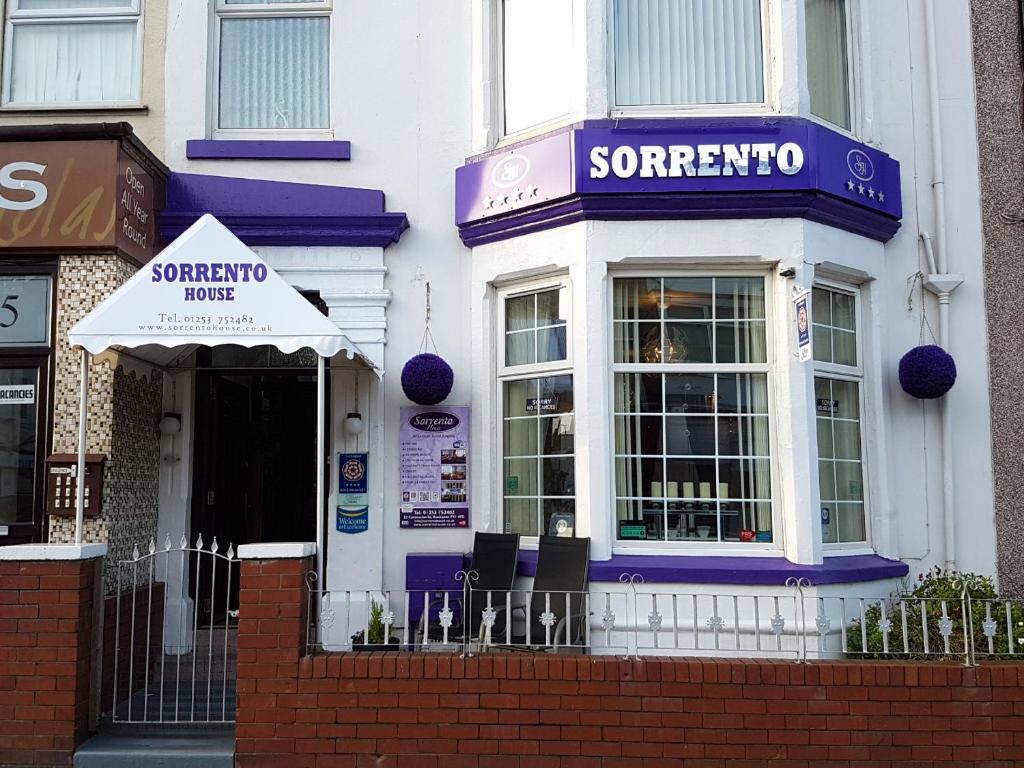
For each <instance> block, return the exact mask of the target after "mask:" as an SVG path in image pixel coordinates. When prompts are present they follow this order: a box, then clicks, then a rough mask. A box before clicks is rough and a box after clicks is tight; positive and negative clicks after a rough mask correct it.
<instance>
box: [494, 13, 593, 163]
mask: <svg viewBox="0 0 1024 768" xmlns="http://www.w3.org/2000/svg"><path fill="white" fill-rule="evenodd" d="M565 2H570V3H571V2H572V0H565ZM493 9H494V24H493V28H494V29H493V33H492V38H491V49H492V50H493V51H494V62H493V63H494V65H495V70H494V72H495V78H494V80H495V82H496V83H497V86H498V87H497V88H496V89H495V91H494V94H493V105H492V106H493V109H494V116H495V132H494V135H495V136H496V137H497V144H496V146H504V145H507V144H513V143H515V142H517V141H522V140H524V139H529V138H532V137H534V136H540V135H541V134H544V133H548V132H549V131H552V130H554V129H555V128H560V127H562V126H564V125H567V124H568V123H571V122H572V117H573V112H574V110H573V106H572V103H571V102H567V103H566V106H567V107H568V109H567V110H566V111H565V112H564V113H562V114H560V115H555V116H553V117H551V118H548V119H547V120H544V121H543V122H540V123H537V124H535V125H528V126H526V127H525V128H520V129H519V130H517V131H512V132H511V133H510V132H508V131H506V130H505V0H494V6H493ZM573 23H574V24H575V18H574V19H573Z"/></svg>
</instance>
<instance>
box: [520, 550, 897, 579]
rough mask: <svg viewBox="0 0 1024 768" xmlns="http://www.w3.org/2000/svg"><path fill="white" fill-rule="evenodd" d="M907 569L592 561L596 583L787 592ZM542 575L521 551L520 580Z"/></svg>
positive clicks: (695, 559) (733, 560)
mask: <svg viewBox="0 0 1024 768" xmlns="http://www.w3.org/2000/svg"><path fill="white" fill-rule="evenodd" d="M909 571H910V569H909V568H908V567H907V565H906V563H902V562H900V561H899V560H888V559H886V558H884V557H880V556H879V555H849V556H846V557H826V558H825V562H824V563H822V564H821V565H798V564H796V563H791V562H790V561H789V560H786V559H785V558H784V557H715V556H707V555H701V556H690V555H678V556H675V555H612V558H611V559H610V560H591V561H590V576H589V577H590V581H615V582H617V581H618V580H619V576H621V575H622V574H624V573H628V574H632V573H639V574H642V575H643V577H644V582H645V583H648V584H651V583H660V584H667V583H672V584H742V585H747V586H782V585H784V584H785V583H786V579H788V578H790V577H797V578H800V577H804V578H806V579H808V580H810V582H811V584H812V585H814V586H818V585H821V584H852V583H855V582H861V581H877V580H879V579H898V578H902V577H904V576H906V575H907V573H909ZM536 572H537V552H536V550H520V551H519V570H518V575H519V576H533V575H534V574H535V573H536Z"/></svg>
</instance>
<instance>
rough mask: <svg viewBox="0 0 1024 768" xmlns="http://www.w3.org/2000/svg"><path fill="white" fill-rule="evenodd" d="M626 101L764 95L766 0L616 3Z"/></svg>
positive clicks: (620, 97)
mask: <svg viewBox="0 0 1024 768" xmlns="http://www.w3.org/2000/svg"><path fill="white" fill-rule="evenodd" d="M614 24H615V41H614V46H615V101H616V103H617V104H619V105H620V106H632V105H654V104H732V103H750V102H761V101H763V100H764V77H763V74H762V73H763V63H764V62H763V52H762V45H761V0H678V1H677V2H664V1H663V0H614Z"/></svg>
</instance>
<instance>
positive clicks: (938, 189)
mask: <svg viewBox="0 0 1024 768" xmlns="http://www.w3.org/2000/svg"><path fill="white" fill-rule="evenodd" d="M923 5H924V18H925V39H926V48H927V57H928V113H929V123H930V128H931V155H932V157H931V159H932V174H933V176H932V205H933V208H934V211H935V214H934V215H935V243H934V248H933V246H932V238H931V237H930V236H929V235H928V234H927V233H924V232H922V233H921V240H922V241H923V242H924V249H925V256H926V257H927V261H928V268H929V270H931V272H932V274H929V275H926V276H925V287H926V288H927V289H928V290H929V291H931V292H932V293H934V294H935V295H936V296H937V297H938V300H939V345H940V346H941V347H942V348H943V349H944V350H946V351H947V352H950V344H951V341H952V340H951V339H950V335H949V303H950V297H951V295H952V293H953V291H954V290H956V288H957V286H959V285H960V283H961V282H963V278H962V277H961V276H959V275H951V274H950V273H949V260H948V252H947V250H946V185H945V173H944V167H943V159H942V158H943V154H942V146H943V145H942V121H941V117H940V111H939V66H938V57H937V51H936V43H935V11H934V5H935V4H934V3H933V2H932V0H923ZM921 311H922V312H923V311H924V307H922V308H921ZM950 353H951V352H950ZM951 354H952V353H951ZM939 411H940V414H941V432H942V436H941V441H942V520H943V536H944V540H945V547H944V552H945V566H946V568H948V569H955V568H956V515H955V507H954V504H955V495H954V482H953V471H954V462H953V424H952V412H951V410H950V404H949V398H948V397H942V398H941V399H940V401H939Z"/></svg>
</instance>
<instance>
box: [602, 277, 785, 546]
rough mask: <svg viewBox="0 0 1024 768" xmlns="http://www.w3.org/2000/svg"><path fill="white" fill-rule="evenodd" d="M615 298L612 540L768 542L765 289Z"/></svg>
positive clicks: (634, 293) (685, 284)
mask: <svg viewBox="0 0 1024 768" xmlns="http://www.w3.org/2000/svg"><path fill="white" fill-rule="evenodd" d="M612 290H613V325H614V327H613V331H612V335H613V346H614V355H613V366H612V376H613V392H614V394H613V407H614V449H615V457H614V484H615V505H616V537H617V538H618V539H619V540H620V541H628V540H646V541H662V542H673V541H688V542H697V543H700V542H727V541H731V542H761V543H770V542H772V535H773V534H772V519H773V504H772V466H771V465H772V447H771V424H770V422H771V415H770V409H769V381H768V372H769V358H768V338H767V319H768V318H767V314H766V302H765V279H764V278H763V277H761V276H750V277H732V276H707V277H705V276H700V277H640V278H632V277H630V278H627V277H620V278H616V279H615V280H614V281H613V289H612Z"/></svg>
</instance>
